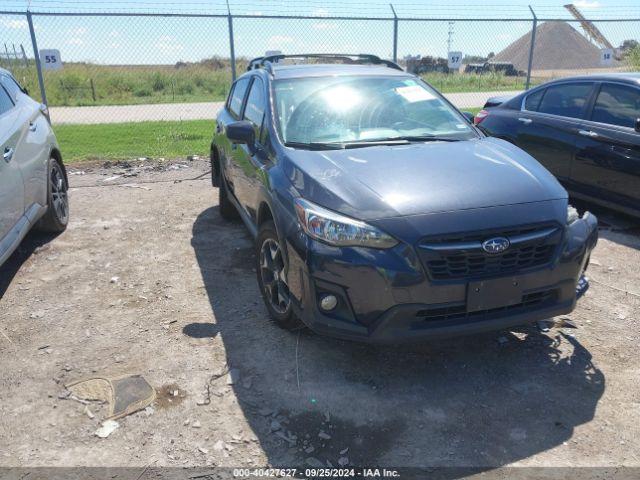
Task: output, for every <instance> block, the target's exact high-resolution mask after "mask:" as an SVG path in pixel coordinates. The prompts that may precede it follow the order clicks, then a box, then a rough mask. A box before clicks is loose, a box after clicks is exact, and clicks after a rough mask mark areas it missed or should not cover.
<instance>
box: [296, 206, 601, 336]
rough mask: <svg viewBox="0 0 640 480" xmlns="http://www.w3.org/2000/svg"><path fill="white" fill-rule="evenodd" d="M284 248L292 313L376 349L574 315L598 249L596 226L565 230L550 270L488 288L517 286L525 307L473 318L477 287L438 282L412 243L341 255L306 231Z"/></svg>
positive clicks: (581, 223)
mask: <svg viewBox="0 0 640 480" xmlns="http://www.w3.org/2000/svg"><path fill="white" fill-rule="evenodd" d="M286 241H287V247H288V255H289V269H288V279H289V284H290V285H289V287H290V290H291V293H292V294H293V295H292V296H293V300H294V301H293V304H294V309H295V311H296V313H297V315H298V316H299V317H300V319H301V320H302V321H303V322H304V323H305V324H306V325H307V326H309V327H310V328H311V329H312V330H314V331H316V332H318V333H320V334H324V335H328V336H332V337H337V338H343V339H348V340H356V341H363V342H370V343H402V342H419V341H424V340H427V339H433V338H443V337H450V336H457V335H468V334H475V333H479V332H483V331H491V330H500V329H504V328H510V327H513V326H516V325H522V324H526V323H530V322H534V321H536V320H542V319H546V318H551V317H554V316H558V315H563V314H567V313H569V312H571V311H572V310H573V309H574V307H575V304H576V300H577V298H578V297H579V295H580V294H581V292H584V291H585V290H586V288H587V287H588V284H587V283H586V282H587V280H586V278H584V276H583V275H582V274H583V272H584V269H585V267H586V263H587V261H588V258H589V255H590V253H591V251H592V250H593V248H594V247H595V245H596V242H597V220H596V218H595V217H594V216H593V215H591V214H589V213H586V214H585V215H584V216H583V217H582V218H581V219H579V220H577V221H575V222H573V223H572V224H571V225H569V226H567V227H565V228H564V232H563V235H562V240H561V242H560V244H559V245H558V248H557V251H556V253H555V254H554V260H553V262H552V263H551V264H549V265H546V266H544V267H542V268H534V269H527V270H526V271H525V272H515V273H514V272H511V273H510V274H509V275H508V278H507V277H505V276H502V277H500V278H498V279H496V278H491V279H487V282H488V285H501V284H500V283H499V282H497V283H495V284H492V283H490V282H491V281H492V280H501V281H504V280H507V282H513V284H518V288H519V289H521V291H522V300H521V301H520V302H512V303H511V304H509V305H491V306H490V307H487V308H484V309H477V308H476V309H475V310H473V311H468V310H467V301H468V299H469V292H468V290H469V288H470V287H469V284H470V283H473V282H474V281H475V280H477V279H474V278H465V279H457V280H454V281H446V282H438V281H434V280H433V279H431V278H430V277H429V275H428V273H427V271H426V269H425V267H424V265H423V263H422V261H421V260H420V258H419V255H418V253H417V251H416V248H415V247H414V246H410V245H409V244H407V243H401V244H399V245H398V246H396V247H394V248H393V249H389V250H374V249H365V248H335V247H330V246H327V245H324V244H321V243H319V242H315V241H313V240H310V239H309V238H308V237H307V236H306V235H305V234H304V233H303V232H301V231H297V232H295V233H292V234H291V235H289V236H287V238H286ZM475 284H476V283H473V285H475ZM491 288H495V286H494V287H491ZM328 293H330V294H333V295H335V296H336V297H338V299H339V303H338V307H337V308H336V309H335V310H334V311H332V312H329V313H326V312H322V311H320V309H319V307H318V302H319V299H320V298H321V296H322V295H325V294H328Z"/></svg>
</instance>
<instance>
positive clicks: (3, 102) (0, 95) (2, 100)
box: [0, 86, 13, 116]
mask: <svg viewBox="0 0 640 480" xmlns="http://www.w3.org/2000/svg"><path fill="white" fill-rule="evenodd" d="M12 108H13V101H12V100H11V97H9V94H8V93H7V91H6V90H5V89H4V88H2V86H0V116H2V115H4V114H5V113H7V112H8V111H9V110H11V109H12Z"/></svg>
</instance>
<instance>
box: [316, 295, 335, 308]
mask: <svg viewBox="0 0 640 480" xmlns="http://www.w3.org/2000/svg"><path fill="white" fill-rule="evenodd" d="M337 305H338V299H337V298H336V296H335V295H323V297H322V298H321V299H320V308H321V309H322V310H324V311H325V312H328V311H331V310H333V309H334V308H336V306H337Z"/></svg>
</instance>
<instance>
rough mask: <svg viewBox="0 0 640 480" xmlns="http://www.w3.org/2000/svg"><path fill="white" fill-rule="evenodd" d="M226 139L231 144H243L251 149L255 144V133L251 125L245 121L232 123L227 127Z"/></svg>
mask: <svg viewBox="0 0 640 480" xmlns="http://www.w3.org/2000/svg"><path fill="white" fill-rule="evenodd" d="M226 132H227V138H228V139H229V140H231V142H232V143H245V144H247V145H248V147H249V148H250V149H253V147H254V144H255V142H256V132H255V131H254V129H253V125H251V123H249V122H247V121H244V120H243V121H241V122H233V123H230V124H229V125H227V130H226Z"/></svg>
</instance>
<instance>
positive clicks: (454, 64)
mask: <svg viewBox="0 0 640 480" xmlns="http://www.w3.org/2000/svg"><path fill="white" fill-rule="evenodd" d="M447 60H448V65H449V68H452V69H454V70H458V69H459V68H460V65H462V52H449V58H448V59H447Z"/></svg>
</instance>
